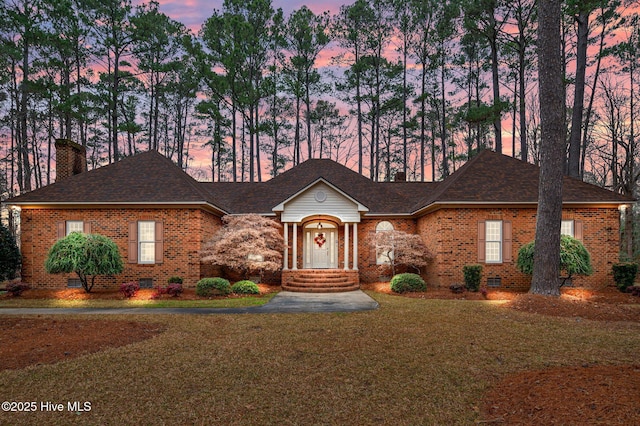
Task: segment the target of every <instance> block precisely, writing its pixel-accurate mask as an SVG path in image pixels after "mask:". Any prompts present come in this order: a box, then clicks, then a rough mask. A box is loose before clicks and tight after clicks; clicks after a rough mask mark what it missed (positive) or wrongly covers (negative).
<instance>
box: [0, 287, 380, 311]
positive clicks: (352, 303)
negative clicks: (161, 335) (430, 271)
mask: <svg viewBox="0 0 640 426" xmlns="http://www.w3.org/2000/svg"><path fill="white" fill-rule="evenodd" d="M377 308H378V302H376V301H375V300H373V299H372V298H371V297H369V296H367V295H366V294H365V293H363V292H362V291H361V290H356V291H348V292H344V293H294V292H290V291H281V292H280V293H278V294H276V295H275V297H274V298H273V299H271V301H269V303H267V304H265V305H262V306H251V307H246V308H0V315H3V314H4V315H52V314H66V315H76V314H100V315H104V314H118V315H127V314H171V315H174V314H278V313H300V312H306V313H310V312H357V311H371V310H374V309H377Z"/></svg>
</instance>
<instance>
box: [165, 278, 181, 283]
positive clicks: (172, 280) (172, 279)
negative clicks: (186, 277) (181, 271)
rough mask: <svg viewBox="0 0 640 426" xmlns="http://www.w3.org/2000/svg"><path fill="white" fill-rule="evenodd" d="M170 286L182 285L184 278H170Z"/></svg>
mask: <svg viewBox="0 0 640 426" xmlns="http://www.w3.org/2000/svg"><path fill="white" fill-rule="evenodd" d="M167 283H169V284H182V277H170V278H169V279H168V280H167Z"/></svg>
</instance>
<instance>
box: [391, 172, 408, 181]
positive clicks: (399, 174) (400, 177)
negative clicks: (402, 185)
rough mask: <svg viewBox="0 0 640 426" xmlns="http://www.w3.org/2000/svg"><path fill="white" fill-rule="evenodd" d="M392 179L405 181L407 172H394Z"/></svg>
mask: <svg viewBox="0 0 640 426" xmlns="http://www.w3.org/2000/svg"><path fill="white" fill-rule="evenodd" d="M393 180H394V182H406V181H407V174H406V173H405V172H396V176H395V178H394V179H393Z"/></svg>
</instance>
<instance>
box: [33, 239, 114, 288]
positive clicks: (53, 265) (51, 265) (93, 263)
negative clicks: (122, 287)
mask: <svg viewBox="0 0 640 426" xmlns="http://www.w3.org/2000/svg"><path fill="white" fill-rule="evenodd" d="M44 268H45V270H46V271H47V273H49V274H63V273H65V274H68V273H71V272H75V273H76V274H78V278H80V282H81V283H82V288H84V291H86V292H87V293H89V292H91V289H92V288H93V285H94V283H95V279H96V276H98V275H117V274H119V273H121V272H122V270H123V269H124V264H123V263H122V258H121V257H120V251H119V249H118V246H117V245H116V243H114V242H113V241H112V240H111V239H109V238H107V237H105V236H102V235H98V234H82V233H80V232H72V233H71V234H69V235H67V236H66V237H64V238H62V239H61V240H58V241H56V243H55V244H53V246H52V247H51V249H49V254H48V255H47V259H46V260H45V263H44ZM89 277H91V279H89Z"/></svg>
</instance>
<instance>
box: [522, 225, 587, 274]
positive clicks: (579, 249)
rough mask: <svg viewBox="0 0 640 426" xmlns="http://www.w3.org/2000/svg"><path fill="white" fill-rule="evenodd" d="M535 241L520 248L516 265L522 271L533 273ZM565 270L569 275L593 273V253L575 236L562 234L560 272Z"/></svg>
mask: <svg viewBox="0 0 640 426" xmlns="http://www.w3.org/2000/svg"><path fill="white" fill-rule="evenodd" d="M534 252H535V242H534V241H531V242H530V243H527V244H525V245H523V246H522V247H520V250H518V261H517V263H516V267H517V268H518V270H519V271H520V272H523V273H525V274H527V275H533V258H534ZM562 272H565V273H566V274H567V275H568V276H569V277H571V276H573V275H591V274H592V273H593V268H592V267H591V255H590V254H589V252H588V251H587V249H586V248H585V247H584V245H583V244H582V243H581V242H580V241H579V240H576V239H575V238H573V237H570V236H568V235H562V236H561V237H560V265H558V273H559V274H560V273H562Z"/></svg>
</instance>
